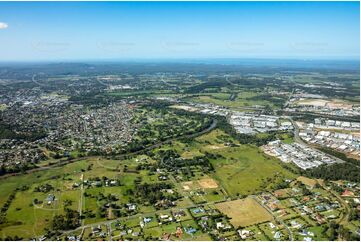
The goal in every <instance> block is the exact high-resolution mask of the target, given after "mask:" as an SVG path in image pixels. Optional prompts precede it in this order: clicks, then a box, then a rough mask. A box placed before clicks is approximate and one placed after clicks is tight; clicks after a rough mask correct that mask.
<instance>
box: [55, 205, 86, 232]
mask: <svg viewBox="0 0 361 242" xmlns="http://www.w3.org/2000/svg"><path fill="white" fill-rule="evenodd" d="M79 225H80V215H79V212H78V211H75V210H72V209H69V208H66V209H65V215H63V214H58V215H55V216H54V217H53V221H52V228H53V229H54V230H69V229H75V228H77V227H78V226H79Z"/></svg>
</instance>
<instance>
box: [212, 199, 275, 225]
mask: <svg viewBox="0 0 361 242" xmlns="http://www.w3.org/2000/svg"><path fill="white" fill-rule="evenodd" d="M216 208H217V209H219V211H221V212H222V213H223V214H225V215H227V216H228V217H230V218H231V224H232V225H233V226H234V227H235V228H237V227H239V226H242V227H246V226H250V225H253V224H258V223H263V222H266V221H270V220H271V219H272V216H271V215H270V214H269V213H268V212H267V210H266V209H264V208H263V207H262V206H261V205H259V204H258V203H257V202H256V201H255V200H254V199H253V198H250V197H248V198H245V199H239V200H234V201H229V202H223V203H218V204H216Z"/></svg>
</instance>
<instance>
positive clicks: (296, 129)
mask: <svg viewBox="0 0 361 242" xmlns="http://www.w3.org/2000/svg"><path fill="white" fill-rule="evenodd" d="M287 118H288V119H289V120H291V123H292V125H293V127H294V130H293V138H294V140H295V142H297V143H299V144H302V145H305V146H307V147H308V148H310V149H312V150H315V148H314V147H312V146H311V145H309V144H308V143H306V142H304V141H303V140H302V139H301V138H300V135H299V133H300V129H299V127H298V125H297V124H296V122H295V121H294V120H293V119H292V117H289V116H288V117H287ZM317 151H318V152H321V151H319V150H317ZM322 153H323V152H322ZM327 156H329V157H331V158H332V159H333V160H335V161H336V162H337V163H344V162H345V161H344V160H341V159H340V158H337V157H335V156H333V155H330V154H327Z"/></svg>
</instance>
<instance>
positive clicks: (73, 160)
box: [0, 119, 217, 180]
mask: <svg viewBox="0 0 361 242" xmlns="http://www.w3.org/2000/svg"><path fill="white" fill-rule="evenodd" d="M216 127H217V120H216V119H213V120H212V123H211V125H210V126H208V127H207V128H206V129H204V130H202V131H199V132H197V133H194V134H187V135H181V136H178V137H174V138H169V139H167V140H165V141H162V142H158V143H156V144H154V145H151V146H147V147H145V148H143V149H141V150H138V151H135V152H130V153H126V154H121V155H119V156H117V158H119V159H122V158H124V157H126V156H130V155H137V154H140V153H142V152H145V151H148V150H152V149H154V148H158V147H160V146H162V145H165V144H169V143H170V142H172V141H174V140H177V139H184V138H189V139H191V138H195V137H198V136H200V135H203V134H206V133H208V132H210V131H212V130H213V129H215V128H216ZM94 157H99V156H86V157H80V158H76V159H72V160H60V161H59V162H57V163H54V164H50V165H46V166H42V167H37V168H33V169H29V170H27V171H25V172H16V173H9V174H5V175H2V176H0V180H1V179H5V178H7V177H12V176H19V175H23V174H30V173H34V172H37V171H43V170H48V169H50V168H53V167H58V166H63V165H67V164H69V163H73V162H76V161H80V160H84V159H87V158H94Z"/></svg>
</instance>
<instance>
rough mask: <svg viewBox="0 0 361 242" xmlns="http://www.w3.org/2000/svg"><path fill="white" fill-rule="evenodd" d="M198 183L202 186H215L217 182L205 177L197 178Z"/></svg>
mask: <svg viewBox="0 0 361 242" xmlns="http://www.w3.org/2000/svg"><path fill="white" fill-rule="evenodd" d="M198 183H199V185H200V186H201V187H202V188H217V187H218V184H217V182H216V181H215V180H213V179H212V178H205V179H201V180H198Z"/></svg>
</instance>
